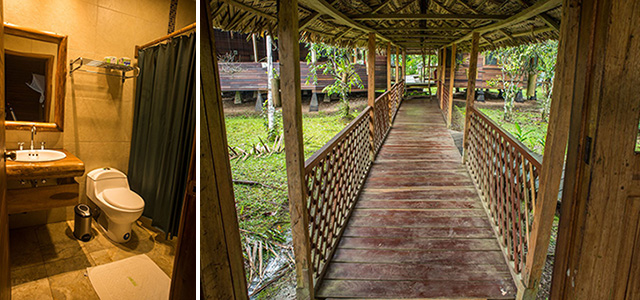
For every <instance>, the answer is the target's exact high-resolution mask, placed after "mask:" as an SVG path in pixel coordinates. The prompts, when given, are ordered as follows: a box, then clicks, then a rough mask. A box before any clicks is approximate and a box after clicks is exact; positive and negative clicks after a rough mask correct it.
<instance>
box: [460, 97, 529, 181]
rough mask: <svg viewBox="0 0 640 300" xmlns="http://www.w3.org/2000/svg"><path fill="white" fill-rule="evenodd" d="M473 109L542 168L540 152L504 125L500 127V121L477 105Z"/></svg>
mask: <svg viewBox="0 0 640 300" xmlns="http://www.w3.org/2000/svg"><path fill="white" fill-rule="evenodd" d="M471 110H472V111H473V113H474V114H476V115H478V117H480V118H481V119H482V120H483V121H485V122H487V124H489V126H491V128H493V129H495V130H496V131H497V132H499V133H500V134H501V135H502V137H503V138H505V139H506V140H507V141H508V142H509V143H511V144H512V145H513V146H514V147H516V149H517V150H518V152H520V153H521V154H522V155H524V156H525V157H526V158H527V160H529V161H531V162H532V163H533V164H534V167H536V168H538V169H541V168H542V157H540V154H538V153H535V152H533V151H532V150H531V149H529V147H527V146H526V145H525V144H523V143H522V142H521V141H520V140H518V139H517V138H516V137H514V136H513V135H512V134H511V133H509V132H508V131H506V130H504V129H503V128H502V127H500V125H498V123H496V122H495V121H494V120H492V119H491V118H489V116H487V115H486V114H485V113H483V112H481V111H480V110H478V109H477V108H475V107H472V108H471Z"/></svg>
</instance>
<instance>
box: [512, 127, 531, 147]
mask: <svg viewBox="0 0 640 300" xmlns="http://www.w3.org/2000/svg"><path fill="white" fill-rule="evenodd" d="M514 125H515V129H516V130H515V132H514V135H515V136H516V138H518V140H520V141H521V142H523V143H526V142H528V141H529V135H530V134H531V133H532V132H533V131H534V129H529V130H527V131H525V130H522V128H521V127H520V123H518V122H515V123H514Z"/></svg>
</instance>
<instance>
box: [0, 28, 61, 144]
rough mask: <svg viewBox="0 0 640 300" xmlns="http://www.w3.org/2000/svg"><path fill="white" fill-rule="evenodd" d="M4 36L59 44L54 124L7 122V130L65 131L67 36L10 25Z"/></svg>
mask: <svg viewBox="0 0 640 300" xmlns="http://www.w3.org/2000/svg"><path fill="white" fill-rule="evenodd" d="M4 34H5V35H13V36H18V37H23V38H28V39H33V40H38V41H43V42H48V43H53V44H58V53H57V61H56V68H55V72H56V74H55V97H54V98H53V99H54V101H53V109H54V113H53V118H54V120H53V122H52V123H44V122H29V121H6V120H5V121H4V125H5V128H6V129H7V130H30V129H31V127H32V126H34V125H35V126H36V128H38V130H39V131H63V128H64V99H65V97H66V91H67V90H66V87H67V36H66V35H59V34H55V33H52V32H47V31H41V30H37V29H31V28H25V27H21V26H17V25H13V24H9V23H4ZM3 84H4V83H3Z"/></svg>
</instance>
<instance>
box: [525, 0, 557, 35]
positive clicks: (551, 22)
mask: <svg viewBox="0 0 640 300" xmlns="http://www.w3.org/2000/svg"><path fill="white" fill-rule="evenodd" d="M518 2H519V3H520V5H522V6H523V7H524V8H527V7H529V6H531V5H530V4H529V3H527V2H526V1H525V0H518ZM538 17H539V18H540V19H541V20H542V21H543V22H545V23H546V24H547V25H549V26H550V27H552V28H554V29H555V30H557V31H560V23H558V22H556V20H554V19H553V18H552V17H551V16H549V14H547V13H541V14H540V15H538Z"/></svg>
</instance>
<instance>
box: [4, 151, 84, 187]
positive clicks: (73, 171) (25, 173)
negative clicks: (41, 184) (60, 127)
mask: <svg viewBox="0 0 640 300" xmlns="http://www.w3.org/2000/svg"><path fill="white" fill-rule="evenodd" d="M51 150H57V151H61V152H64V154H66V155H67V157H65V158H63V159H61V160H56V161H48V162H34V163H30V162H18V161H11V160H7V166H6V169H7V179H9V180H11V179H18V180H20V179H24V180H29V179H41V178H69V177H79V176H82V175H83V174H84V163H83V162H82V161H81V160H80V159H79V158H77V157H76V156H75V155H73V154H71V153H69V152H68V151H67V150H64V149H51Z"/></svg>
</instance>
